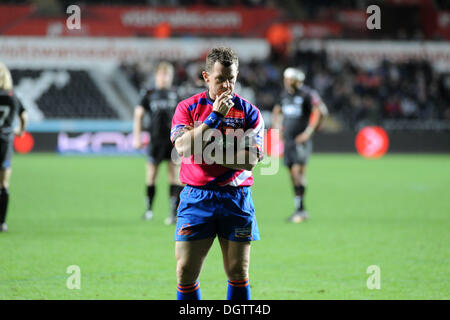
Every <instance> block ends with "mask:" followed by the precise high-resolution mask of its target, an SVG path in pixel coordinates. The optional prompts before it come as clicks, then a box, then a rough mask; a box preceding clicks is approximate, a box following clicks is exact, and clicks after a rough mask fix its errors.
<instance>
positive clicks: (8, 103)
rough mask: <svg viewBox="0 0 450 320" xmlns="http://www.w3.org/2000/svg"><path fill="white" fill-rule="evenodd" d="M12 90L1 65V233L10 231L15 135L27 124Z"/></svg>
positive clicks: (20, 133)
mask: <svg viewBox="0 0 450 320" xmlns="http://www.w3.org/2000/svg"><path fill="white" fill-rule="evenodd" d="M12 89H13V83H12V78H11V73H10V72H9V70H8V68H6V66H5V65H3V64H2V63H0V232H5V231H8V226H7V224H6V214H7V210H8V202H9V180H10V177H11V159H12V155H13V139H14V134H16V135H18V136H21V135H23V133H24V132H25V127H26V123H27V113H26V111H25V108H24V107H23V106H22V103H21V102H20V100H19V99H18V98H17V96H16V95H15V94H14V93H13V91H12ZM17 115H18V116H19V127H18V128H17V129H15V130H14V129H13V125H14V120H15V118H16V116H17Z"/></svg>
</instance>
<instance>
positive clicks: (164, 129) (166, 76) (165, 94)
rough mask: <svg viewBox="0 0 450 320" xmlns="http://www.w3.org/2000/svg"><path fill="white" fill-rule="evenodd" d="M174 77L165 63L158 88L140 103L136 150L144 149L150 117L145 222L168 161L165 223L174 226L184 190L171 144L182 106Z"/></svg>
mask: <svg viewBox="0 0 450 320" xmlns="http://www.w3.org/2000/svg"><path fill="white" fill-rule="evenodd" d="M173 77H174V67H173V66H172V64H170V63H168V62H161V63H160V64H159V65H158V66H157V68H156V72H155V88H154V89H145V90H143V93H142V94H141V99H140V103H139V105H138V106H136V107H135V109H134V121H133V137H134V138H133V146H134V147H135V148H136V149H139V148H142V146H143V143H142V139H141V132H142V122H143V121H142V120H143V118H144V115H145V114H146V113H147V114H148V115H149V118H150V123H149V126H148V128H147V129H148V131H149V134H150V142H149V144H148V146H147V169H146V187H145V194H146V211H145V213H144V216H143V219H144V220H150V219H152V218H153V210H152V206H153V199H154V197H155V191H156V187H155V182H156V175H157V173H158V167H159V165H160V163H161V162H162V161H164V160H167V161H168V171H169V174H168V176H169V184H170V190H169V192H170V205H171V212H170V214H169V217H167V218H166V219H165V223H166V224H174V223H175V221H176V209H177V207H178V202H179V195H180V192H181V189H182V188H183V187H182V185H181V184H180V182H179V178H178V171H179V166H178V165H177V164H176V162H174V161H172V159H171V152H172V149H173V145H172V143H171V142H170V125H171V121H172V117H173V114H174V112H175V108H176V106H177V103H178V95H177V92H176V91H175V89H174V88H172V82H173Z"/></svg>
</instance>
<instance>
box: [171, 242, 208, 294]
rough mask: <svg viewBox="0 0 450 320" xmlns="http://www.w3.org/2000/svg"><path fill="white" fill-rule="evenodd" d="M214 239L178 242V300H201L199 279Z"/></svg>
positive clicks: (176, 245) (176, 251) (176, 249)
mask: <svg viewBox="0 0 450 320" xmlns="http://www.w3.org/2000/svg"><path fill="white" fill-rule="evenodd" d="M213 242H214V238H213V237H212V238H207V239H200V240H192V241H176V243H175V257H176V260H177V283H178V285H177V300H200V299H201V294H200V283H199V282H198V277H199V275H200V271H201V270H202V266H203V262H204V261H205V258H206V255H207V254H208V251H209V249H210V248H211V245H212V244H213Z"/></svg>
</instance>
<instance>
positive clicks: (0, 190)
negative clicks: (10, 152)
mask: <svg viewBox="0 0 450 320" xmlns="http://www.w3.org/2000/svg"><path fill="white" fill-rule="evenodd" d="M10 177H11V168H6V169H3V170H0V232H2V231H3V232H5V231H8V226H7V224H6V215H7V213H8V203H9V179H10Z"/></svg>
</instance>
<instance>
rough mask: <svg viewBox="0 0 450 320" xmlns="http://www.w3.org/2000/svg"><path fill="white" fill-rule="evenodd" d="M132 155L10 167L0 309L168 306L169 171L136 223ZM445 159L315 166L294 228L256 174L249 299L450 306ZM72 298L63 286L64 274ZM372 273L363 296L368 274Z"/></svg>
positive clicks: (47, 159)
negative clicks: (77, 277)
mask: <svg viewBox="0 0 450 320" xmlns="http://www.w3.org/2000/svg"><path fill="white" fill-rule="evenodd" d="M144 165H145V159H144V158H140V157H81V156H80V157H65V156H58V155H52V154H32V155H16V156H15V157H14V159H13V174H12V179H11V187H10V194H11V196H10V207H9V215H8V224H9V228H10V231H9V232H8V233H1V234H0V252H1V259H0V299H152V300H153V299H155V300H160V299H175V297H176V277H175V258H174V241H173V233H174V227H173V226H166V225H164V222H163V221H164V218H166V216H167V215H168V212H169V201H168V183H167V175H166V172H167V171H166V165H165V164H164V165H163V166H162V167H161V171H160V174H159V177H158V184H157V186H158V187H157V191H156V192H157V195H156V200H155V207H154V212H155V219H154V220H153V221H148V222H144V221H142V220H141V215H142V213H143V209H144ZM449 190H450V157H449V156H448V155H388V156H385V157H384V158H382V159H377V160H367V159H363V158H360V157H358V156H356V155H337V154H336V155H333V154H314V155H313V157H312V158H311V161H310V165H309V168H308V189H307V195H306V205H307V208H308V210H309V211H310V216H311V219H310V220H309V221H308V222H306V223H303V224H298V225H293V224H288V223H286V222H285V219H286V218H287V217H288V216H289V215H290V214H291V212H292V210H293V198H292V197H293V192H292V188H291V184H290V181H289V178H288V174H287V171H286V169H285V168H284V167H282V166H281V167H280V170H279V172H278V174H276V175H270V176H269V175H261V174H260V169H256V173H255V185H254V187H253V198H254V202H255V207H256V214H257V218H258V224H259V229H260V232H261V237H262V240H261V241H256V242H254V243H253V245H252V253H251V265H250V283H251V288H252V298H253V299H269V300H297V299H449V298H450V282H449V280H450V247H449V244H450V232H449V230H450V193H449ZM70 265H77V266H79V267H80V270H81V289H79V290H77V289H74V290H70V289H68V288H67V287H66V281H67V279H68V277H69V276H70V275H69V274H67V273H66V271H67V267H68V266H70ZM370 265H376V266H379V268H380V274H379V275H380V284H381V288H380V289H378V290H377V289H373V290H370V289H368V288H367V285H366V282H367V279H368V277H369V276H371V275H370V274H367V273H366V271H367V268H368V267H369V266H370ZM226 280H227V279H226V277H225V274H224V272H223V267H222V260H221V253H220V248H219V245H218V243H217V240H216V242H215V243H214V245H213V247H212V249H211V251H210V254H209V255H208V258H207V259H206V263H205V266H204V268H203V271H202V273H201V276H200V283H201V288H202V295H203V298H204V299H220V300H222V299H225V297H226V287H227V283H226Z"/></svg>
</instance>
